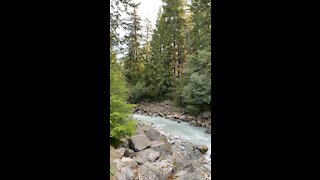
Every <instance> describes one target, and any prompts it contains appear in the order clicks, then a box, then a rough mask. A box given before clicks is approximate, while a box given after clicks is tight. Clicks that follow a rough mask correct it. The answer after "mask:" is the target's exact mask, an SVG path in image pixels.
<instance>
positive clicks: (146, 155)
mask: <svg viewBox="0 0 320 180" xmlns="http://www.w3.org/2000/svg"><path fill="white" fill-rule="evenodd" d="M159 156H160V153H159V152H158V151H155V150H153V149H145V150H143V151H139V152H137V154H136V156H135V157H133V160H135V161H136V162H137V163H139V164H143V163H145V162H147V161H149V162H154V161H155V160H157V159H158V158H159Z"/></svg>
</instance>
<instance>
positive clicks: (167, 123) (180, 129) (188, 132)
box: [133, 114, 211, 158]
mask: <svg viewBox="0 0 320 180" xmlns="http://www.w3.org/2000/svg"><path fill="white" fill-rule="evenodd" d="M133 117H134V118H135V119H137V120H140V121H142V122H146V123H153V124H154V125H156V126H159V127H162V129H163V130H164V131H165V132H167V133H169V134H172V135H177V136H180V137H181V138H183V139H185V140H187V141H190V142H191V143H193V144H195V145H206V146H207V147H208V151H207V153H206V157H207V158H209V157H210V154H211V135H210V134H207V133H205V131H206V129H205V128H203V127H196V126H193V125H191V124H190V123H188V122H181V123H178V122H177V121H172V120H169V119H165V118H163V117H151V116H145V115H139V114H134V115H133Z"/></svg>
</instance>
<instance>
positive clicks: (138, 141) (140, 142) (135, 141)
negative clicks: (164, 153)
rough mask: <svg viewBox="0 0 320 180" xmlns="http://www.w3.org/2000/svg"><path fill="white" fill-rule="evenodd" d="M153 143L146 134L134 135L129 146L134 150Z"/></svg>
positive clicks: (142, 148)
mask: <svg viewBox="0 0 320 180" xmlns="http://www.w3.org/2000/svg"><path fill="white" fill-rule="evenodd" d="M150 145H151V141H150V140H149V139H148V137H147V136H146V135H144V134H138V135H134V136H132V137H131V138H130V139H129V146H130V147H131V149H133V150H134V151H142V150H144V149H146V148H147V147H149V146H150Z"/></svg>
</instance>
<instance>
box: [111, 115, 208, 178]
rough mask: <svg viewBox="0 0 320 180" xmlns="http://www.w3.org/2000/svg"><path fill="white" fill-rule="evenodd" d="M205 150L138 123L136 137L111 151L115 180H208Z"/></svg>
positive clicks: (125, 140) (160, 130)
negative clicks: (114, 167)
mask: <svg viewBox="0 0 320 180" xmlns="http://www.w3.org/2000/svg"><path fill="white" fill-rule="evenodd" d="M207 151H208V147H206V146H204V145H193V144H192V143H190V142H188V141H185V140H183V139H182V138H181V137H179V136H173V135H170V134H168V133H167V132H164V131H163V130H162V129H161V128H159V127H157V126H155V125H152V124H149V123H144V122H140V121H138V125H137V131H136V134H135V135H134V136H132V137H130V138H128V139H123V143H122V144H121V146H120V148H118V149H111V154H116V155H113V159H112V162H113V163H114V164H115V166H116V171H115V176H116V177H117V179H119V180H126V179H134V180H149V179H150V180H163V179H178V180H179V179H180V180H182V179H211V160H210V159H207V158H205V156H204V155H205V154H206V152H207Z"/></svg>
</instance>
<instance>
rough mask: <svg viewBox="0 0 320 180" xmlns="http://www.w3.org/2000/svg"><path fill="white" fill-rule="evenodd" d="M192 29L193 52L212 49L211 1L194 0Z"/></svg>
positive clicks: (191, 8) (191, 9)
mask: <svg viewBox="0 0 320 180" xmlns="http://www.w3.org/2000/svg"><path fill="white" fill-rule="evenodd" d="M190 11H191V13H192V26H193V27H192V30H191V33H190V38H191V49H192V53H193V52H196V51H198V50H204V49H208V50H209V51H210V50H211V1H210V0H192V4H191V7H190Z"/></svg>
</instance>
